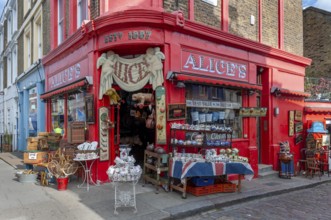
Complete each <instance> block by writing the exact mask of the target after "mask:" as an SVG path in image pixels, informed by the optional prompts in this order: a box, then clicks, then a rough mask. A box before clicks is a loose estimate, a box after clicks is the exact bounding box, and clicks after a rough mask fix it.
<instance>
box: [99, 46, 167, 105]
mask: <svg viewBox="0 0 331 220" xmlns="http://www.w3.org/2000/svg"><path fill="white" fill-rule="evenodd" d="M164 59H165V56H164V54H163V53H162V52H161V51H160V48H159V47H155V48H148V49H147V51H146V54H144V55H141V56H139V57H136V58H133V59H126V58H122V57H120V56H119V55H117V54H115V53H114V52H113V51H108V52H107V53H103V54H102V55H101V56H100V57H99V58H98V61H97V68H100V67H102V68H101V76H100V90H99V99H102V97H103V95H104V94H105V93H106V91H107V90H108V89H110V88H112V85H113V83H114V81H115V82H116V83H117V84H118V85H119V87H121V88H122V89H123V90H125V91H128V92H134V91H137V90H139V89H142V88H143V87H144V86H145V85H146V84H147V83H150V84H152V86H153V89H154V90H155V88H156V87H158V86H162V84H163V82H164V79H163V64H162V60H164Z"/></svg>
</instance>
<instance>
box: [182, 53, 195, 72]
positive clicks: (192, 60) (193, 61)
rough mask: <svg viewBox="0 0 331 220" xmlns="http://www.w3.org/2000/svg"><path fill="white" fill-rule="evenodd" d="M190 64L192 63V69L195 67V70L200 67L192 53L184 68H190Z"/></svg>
mask: <svg viewBox="0 0 331 220" xmlns="http://www.w3.org/2000/svg"><path fill="white" fill-rule="evenodd" d="M189 64H191V65H192V69H195V70H198V69H199V68H197V67H196V62H195V59H194V56H193V55H192V54H190V56H189V57H188V58H187V61H186V63H185V65H184V68H186V69H188V68H190V67H189Z"/></svg>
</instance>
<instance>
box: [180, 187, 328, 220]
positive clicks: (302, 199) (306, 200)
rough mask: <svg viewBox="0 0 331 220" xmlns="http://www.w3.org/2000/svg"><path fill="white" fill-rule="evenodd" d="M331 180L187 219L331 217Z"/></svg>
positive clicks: (229, 219)
mask: <svg viewBox="0 0 331 220" xmlns="http://www.w3.org/2000/svg"><path fill="white" fill-rule="evenodd" d="M330 194H331V183H325V184H321V185H318V186H316V187H314V188H309V189H304V190H298V191H294V192H292V193H285V194H282V195H278V196H272V197H267V198H263V199H257V200H254V201H251V202H244V203H240V204H238V205H233V206H229V207H224V208H221V209H218V210H213V211H209V212H206V213H201V214H199V215H195V216H192V217H188V218H185V219H184V220H206V219H217V220H239V219H245V220H249V219H261V220H264V219H266V220H267V219H268V220H271V219H275V220H282V219H284V220H288V219H291V220H295V219H298V220H299V219H300V220H302V219H310V220H311V219H319V220H328V219H331V211H330V204H331V197H330Z"/></svg>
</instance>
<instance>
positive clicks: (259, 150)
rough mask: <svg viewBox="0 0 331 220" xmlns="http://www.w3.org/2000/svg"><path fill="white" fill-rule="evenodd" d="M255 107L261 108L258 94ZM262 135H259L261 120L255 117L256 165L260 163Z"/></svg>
mask: <svg viewBox="0 0 331 220" xmlns="http://www.w3.org/2000/svg"><path fill="white" fill-rule="evenodd" d="M256 106H257V107H261V97H260V95H259V94H258V95H257V97H256ZM261 138H262V135H261V120H260V117H256V145H257V149H258V163H259V164H260V163H262V159H261V158H262V147H261V143H262V140H261Z"/></svg>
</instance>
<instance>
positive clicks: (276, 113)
mask: <svg viewBox="0 0 331 220" xmlns="http://www.w3.org/2000/svg"><path fill="white" fill-rule="evenodd" d="M274 115H275V116H276V117H277V115H279V107H275V108H274Z"/></svg>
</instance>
